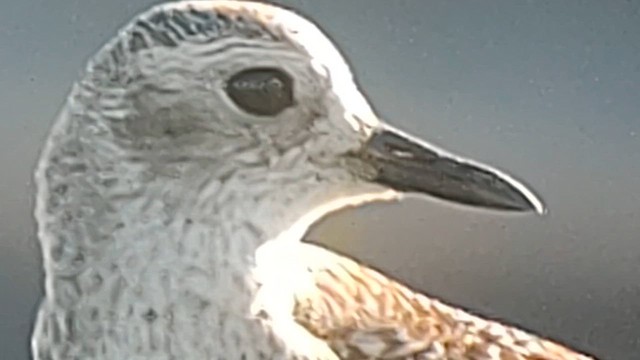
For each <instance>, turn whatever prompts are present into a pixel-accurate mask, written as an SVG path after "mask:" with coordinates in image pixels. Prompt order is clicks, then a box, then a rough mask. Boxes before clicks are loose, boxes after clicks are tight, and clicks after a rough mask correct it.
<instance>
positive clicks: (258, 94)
mask: <svg viewBox="0 0 640 360" xmlns="http://www.w3.org/2000/svg"><path fill="white" fill-rule="evenodd" d="M226 92H227V95H229V97H230V98H231V100H232V101H233V102H234V103H235V104H236V105H237V106H238V107H239V108H241V109H242V110H244V111H246V112H247V113H249V114H252V115H258V116H273V115H277V114H279V113H280V112H282V111H283V110H285V109H286V108H288V107H290V106H292V105H293V104H294V101H293V81H292V79H291V76H289V74H287V73H285V72H284V71H282V70H280V69H277V68H252V69H247V70H243V71H240V72H239V73H237V74H235V75H233V76H232V77H231V78H230V79H229V80H228V81H227V85H226Z"/></svg>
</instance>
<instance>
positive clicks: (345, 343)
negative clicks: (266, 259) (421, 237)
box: [294, 244, 593, 360]
mask: <svg viewBox="0 0 640 360" xmlns="http://www.w3.org/2000/svg"><path fill="white" fill-rule="evenodd" d="M302 248H303V252H304V253H305V254H304V255H303V256H305V258H306V259H309V260H308V261H307V263H308V264H309V265H308V271H309V273H310V275H311V279H312V282H313V286H311V288H310V289H306V290H305V292H304V293H300V294H296V305H295V309H294V318H295V320H296V321H297V322H298V323H299V324H301V325H302V326H303V327H305V328H306V329H307V330H308V331H309V332H311V333H312V334H313V335H315V336H316V337H319V338H321V339H323V340H325V341H326V342H327V343H328V344H329V345H330V347H331V348H332V349H333V350H334V351H335V352H336V353H337V354H338V355H339V356H340V357H341V358H343V359H460V360H593V358H591V357H589V356H586V355H582V354H580V353H578V352H576V351H573V350H571V349H569V348H567V347H565V346H562V345H559V344H557V343H554V342H552V341H549V340H546V339H542V338H540V337H537V336H535V335H531V334H528V333H526V332H524V331H521V330H518V329H515V328H513V327H510V326H506V325H503V324H500V323H498V322H495V321H491V320H485V319H482V318H479V317H476V316H474V315H471V314H469V313H467V312H465V311H463V310H460V309H457V308H455V307H452V306H449V305H447V304H444V303H442V302H440V301H438V300H435V299H432V298H430V297H427V296H425V295H422V294H419V293H417V292H414V291H412V290H410V289H409V288H407V287H405V286H403V285H401V284H400V283H398V282H396V281H394V280H392V279H389V278H388V277H386V276H384V275H383V274H381V273H379V272H377V271H375V270H373V269H370V268H368V267H366V266H363V265H361V264H358V263H356V262H355V261H353V260H350V259H348V258H346V257H344V256H341V255H338V254H336V253H333V252H331V251H328V250H326V249H323V248H321V247H319V246H316V245H312V244H303V246H302Z"/></svg>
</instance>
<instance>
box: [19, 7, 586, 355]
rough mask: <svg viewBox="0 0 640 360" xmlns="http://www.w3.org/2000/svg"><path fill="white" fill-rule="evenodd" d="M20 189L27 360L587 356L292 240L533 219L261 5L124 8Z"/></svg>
mask: <svg viewBox="0 0 640 360" xmlns="http://www.w3.org/2000/svg"><path fill="white" fill-rule="evenodd" d="M34 180H35V183H36V188H37V193H36V202H35V208H34V214H35V218H36V220H37V225H38V238H39V241H40V246H41V249H42V257H43V268H44V273H45V281H44V288H45V296H44V298H43V299H42V302H41V304H40V306H39V309H38V312H37V315H36V318H35V323H34V330H33V334H32V338H31V351H32V356H33V358H34V359H36V360H58V359H89V360H114V359H166V360H170V359H180V360H189V359H193V360H204V359H230V360H231V359H238V360H252V359H442V360H444V359H452V360H454V359H455V360H465V359H466V360H543V359H544V360H587V359H592V357H591V356H589V355H586V354H582V353H580V352H578V351H576V350H572V349H570V348H569V347H567V346H565V345H562V344H560V343H559V342H555V341H553V340H548V339H546V338H543V337H541V336H539V335H535V334H532V333H529V332H527V331H524V330H520V329H517V328H515V327H513V326H510V325H508V324H506V323H503V322H501V321H498V320H491V319H484V318H482V317H479V316H476V315H473V314H471V313H470V312H468V311H466V310H464V309H461V308H459V307H456V306H455V305H452V304H448V303H445V302H443V301H440V300H438V299H437V298H435V297H432V296H429V295H426V294H423V293H421V292H419V291H417V290H414V289H412V288H410V287H409V286H406V285H403V284H402V283H401V282H399V281H397V280H394V279H393V278H392V277H390V276H388V275H385V274H384V273H383V272H381V271H378V270H375V269H374V268H372V267H369V266H367V265H365V264H362V263H359V262H357V261H356V260H353V259H350V258H349V257H348V256H346V255H343V254H340V253H338V252H336V251H332V250H330V249H328V248H325V247H322V246H320V245H317V244H312V243H309V242H305V241H302V240H303V239H304V237H305V235H306V233H307V231H308V229H309V227H310V226H312V225H313V224H314V223H316V222H317V221H318V220H320V219H322V218H324V217H325V216H327V215H328V214H331V213H333V212H336V211H338V210H341V209H344V208H347V207H354V206H360V205H362V204H366V203H371V202H380V201H399V200H401V199H402V198H403V197H405V196H407V194H422V195H423V196H424V197H430V198H436V199H440V200H441V201H444V202H450V203H452V204H454V203H457V204H460V205H461V206H468V207H476V208H483V209H493V210H496V211H503V212H512V213H544V212H545V206H544V204H543V202H542V200H540V198H539V197H538V196H537V195H536V194H535V193H534V191H533V190H531V188H530V187H529V186H527V185H525V184H524V183H523V182H522V181H520V180H517V179H516V178H515V177H514V176H511V175H509V174H507V173H506V172H504V171H502V170H499V169H497V168H494V167H491V166H489V165H486V164H483V163H481V162H478V161H474V160H471V159H467V158H465V157H462V156H459V155H455V154H453V153H452V152H448V151H446V150H444V149H443V148H440V147H439V146H436V145H434V144H431V143H429V142H427V141H424V140H421V139H419V138H417V137H414V136H412V135H410V134H408V133H406V132H404V131H402V130H400V129H397V128H395V127H393V126H392V125H390V124H389V123H387V122H385V121H383V120H382V119H381V118H380V117H379V116H378V115H377V114H376V112H375V111H374V110H373V108H372V107H371V105H370V104H369V102H368V100H367V99H366V97H365V95H364V94H363V93H362V92H361V91H360V90H359V86H358V85H357V82H356V80H355V77H354V75H353V74H352V72H351V66H350V64H349V63H348V62H347V60H346V58H345V57H344V56H343V55H342V53H341V50H339V49H338V47H337V46H336V45H334V43H333V42H332V40H331V39H330V38H329V37H328V36H327V35H325V33H324V31H323V30H321V28H320V27H319V26H318V25H316V24H315V23H314V22H313V21H312V20H310V19H309V18H308V17H307V16H305V15H302V14H299V13H298V12H296V11H294V10H291V9H288V8H285V7H282V6H279V5H274V4H269V3H266V2H255V1H231V0H209V1H182V2H171V3H166V4H160V5H155V6H153V7H151V8H149V9H147V10H146V11H144V12H142V13H141V14H139V15H137V16H136V17H135V18H134V19H132V20H131V21H130V22H129V23H128V24H127V25H125V26H124V27H123V28H122V29H121V30H120V31H119V32H118V33H117V35H115V36H114V37H113V38H112V39H111V40H110V41H108V42H107V43H106V44H105V45H104V46H103V47H102V48H101V49H99V50H98V51H97V52H96V54H95V55H94V56H93V57H92V58H91V59H90V60H89V61H88V64H87V66H86V68H85V71H84V72H83V74H82V75H81V76H80V78H79V80H78V81H77V82H75V83H74V85H73V86H72V88H71V90H70V92H69V95H68V97H67V99H66V101H65V103H64V104H63V105H62V106H61V109H60V110H59V112H58V114H57V116H56V118H55V121H54V123H53V125H52V128H51V129H50V131H49V134H48V136H47V139H46V141H45V143H44V146H43V149H42V151H41V154H40V158H39V161H38V164H37V167H36V170H35V173H34Z"/></svg>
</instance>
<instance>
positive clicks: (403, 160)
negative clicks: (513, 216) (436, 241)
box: [361, 127, 544, 213]
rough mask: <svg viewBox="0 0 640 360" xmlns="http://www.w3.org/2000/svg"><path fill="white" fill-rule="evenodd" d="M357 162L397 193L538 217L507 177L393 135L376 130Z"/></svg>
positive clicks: (527, 194) (529, 197) (532, 200)
mask: <svg viewBox="0 0 640 360" xmlns="http://www.w3.org/2000/svg"><path fill="white" fill-rule="evenodd" d="M361 156H363V158H364V160H365V162H367V163H368V164H370V165H372V166H373V167H374V168H375V169H376V170H377V172H376V177H375V178H374V181H376V182H378V183H381V184H384V185H386V186H389V187H391V188H393V189H395V190H398V191H404V192H417V193H424V194H429V195H432V196H434V197H437V198H441V199H444V200H449V201H453V202H457V203H461V204H466V205H472V206H478V207H484V208H491V209H498V210H511V211H535V212H538V213H543V212H544V206H543V204H542V202H541V201H540V200H539V199H538V198H537V197H536V196H535V195H534V194H533V192H532V191H531V190H529V189H528V188H527V187H526V186H525V185H523V184H522V183H520V182H518V181H517V180H515V179H512V178H511V177H510V176H508V175H506V174H503V173H501V172H500V171H498V170H495V169H492V168H490V167H488V166H486V165H482V164H479V163H475V162H473V161H471V160H467V159H462V158H458V157H456V156H454V155H451V154H447V153H445V152H444V151H442V150H439V149H437V148H435V147H433V146H431V145H428V144H425V143H422V142H420V141H419V140H414V139H411V138H410V137H409V136H407V135H404V134H401V133H400V132H399V131H397V130H395V129H391V128H387V127H385V128H381V129H378V130H376V132H375V133H374V134H373V135H372V136H371V138H370V139H369V141H368V142H367V144H366V145H365V147H364V149H363V152H362V153H361Z"/></svg>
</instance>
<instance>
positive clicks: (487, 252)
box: [0, 0, 640, 360]
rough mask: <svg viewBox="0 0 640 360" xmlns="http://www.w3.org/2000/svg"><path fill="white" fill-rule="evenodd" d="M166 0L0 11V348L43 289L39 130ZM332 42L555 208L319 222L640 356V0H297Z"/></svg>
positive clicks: (389, 265) (379, 97)
mask: <svg viewBox="0 0 640 360" xmlns="http://www.w3.org/2000/svg"><path fill="white" fill-rule="evenodd" d="M153 3H157V1H146V0H138V1H135V2H132V1H129V0H110V1H103V0H57V1H50V0H25V1H11V2H5V3H4V4H3V10H2V11H1V12H0V34H2V36H0V114H2V115H1V118H0V169H2V171H1V172H0V309H1V310H0V353H1V354H2V355H1V357H2V358H3V359H5V358H6V359H19V360H22V359H27V356H28V355H27V354H28V351H27V349H28V339H29V333H30V328H31V323H32V318H33V313H34V309H35V307H36V304H37V302H38V300H39V297H40V296H41V290H40V289H41V283H42V278H41V272H40V254H39V249H38V243H37V239H36V235H35V230H34V224H33V220H32V217H31V206H32V190H33V189H32V184H31V181H30V177H31V172H32V169H33V166H34V163H35V160H36V158H37V153H38V150H39V147H40V145H41V143H42V140H43V138H44V136H45V135H46V132H47V131H48V128H49V126H50V125H51V121H52V119H53V118H54V116H55V114H56V112H57V110H58V108H59V106H60V105H61V104H62V102H63V101H64V99H65V97H66V93H67V91H68V90H69V88H70V86H71V84H72V82H73V81H74V80H76V79H77V78H78V76H79V74H80V72H81V70H82V69H83V68H84V64H85V62H86V60H87V59H88V57H90V56H91V55H92V54H93V53H94V52H95V51H96V50H97V49H98V48H99V47H100V46H101V45H102V44H103V43H104V42H105V41H106V40H108V39H109V38H110V37H111V36H113V35H114V34H115V32H116V30H117V29H118V28H119V27H120V26H121V25H123V24H125V23H126V22H127V21H128V20H129V19H130V18H131V17H132V16H133V15H135V14H136V13H138V12H139V11H141V10H143V9H145V8H147V7H148V6H149V5H150V4H153ZM281 3H284V4H287V5H290V6H293V7H296V8H298V9H300V10H302V11H303V12H304V13H305V14H308V15H310V16H312V17H313V18H314V19H315V20H316V22H318V23H319V24H320V25H321V26H322V27H323V28H324V29H325V30H326V31H327V32H328V33H329V34H330V35H331V37H332V38H333V39H334V40H335V41H336V42H337V43H338V45H339V46H340V47H341V49H342V50H343V52H344V53H345V54H346V55H347V57H348V58H349V60H350V62H351V63H352V64H353V66H354V70H355V73H356V75H357V77H358V79H359V83H360V85H361V87H362V89H363V90H364V92H365V93H366V94H368V96H369V99H370V100H371V102H372V103H373V105H374V107H375V108H376V109H377V110H378V112H379V113H380V115H381V116H382V117H384V118H385V119H387V120H388V121H390V122H391V123H393V124H395V125H397V126H399V127H401V128H404V129H406V130H409V131H411V132H413V133H414V134H416V135H418V136H420V137H423V138H426V139H429V140H431V141H433V142H435V143H437V144H440V145H442V146H445V147H446V148H448V149H450V150H452V151H455V152H457V153H460V154H464V155H467V156H472V157H474V158H477V159H479V160H484V161H488V162H490V163H492V164H494V165H496V166H499V167H502V168H504V169H507V170H509V172H512V173H514V174H516V175H518V176H519V177H520V178H523V179H525V180H526V182H527V183H529V184H531V185H532V186H533V187H534V188H535V189H536V190H537V192H538V193H539V194H541V195H542V196H543V198H544V199H545V200H546V203H547V205H548V207H549V209H550V213H549V214H548V215H547V216H545V217H535V216H524V217H523V216H515V217H514V216H505V215H504V214H497V213H486V212H480V211H477V210H470V209H468V208H461V207H452V206H450V205H449V204H445V203H442V202H436V201H433V200H429V199H424V198H416V199H410V200H407V201H404V202H402V203H395V204H377V205H372V206H367V207H365V208H362V209H357V210H350V211H345V212H343V213H341V214H338V215H337V216H333V217H331V218H329V219H327V220H325V221H323V223H322V224H320V225H319V226H318V227H317V228H316V229H314V231H313V232H312V234H311V236H312V237H313V239H317V240H319V241H321V242H323V243H325V244H328V245H329V246H331V247H333V248H335V249H338V250H340V251H343V252H347V253H348V254H351V255H353V256H355V257H357V258H359V259H360V260H361V261H364V262H366V263H368V264H370V265H372V266H374V267H376V268H379V269H382V270H384V271H385V272H387V273H388V274H390V275H391V276H393V277H396V278H398V279H401V280H403V281H405V282H407V283H408V284H409V285H411V286H412V287H414V288H417V289H420V290H422V291H426V292H427V293H429V294H432V295H436V296H438V297H440V298H443V299H445V300H446V301H448V302H451V303H454V304H458V305H461V306H463V307H465V308H468V309H472V310H473V311H474V312H476V313H478V314H483V315H485V316H489V317H494V318H500V319H504V320H505V321H507V322H509V323H512V324H519V325H520V326H522V327H524V328H527V329H531V330H535V331H536V332H538V333H541V334H543V335H545V336H549V337H552V338H555V339H559V340H562V341H564V342H566V343H568V344H571V345H574V346H576V347H578V348H580V349H582V350H585V351H588V352H591V353H593V354H595V355H597V356H599V357H601V358H602V359H634V358H635V359H637V354H638V353H640V235H639V234H638V232H639V230H640V41H638V40H639V39H640V1H633V0H631V1H617V0H614V1H606V2H605V1H597V0H591V1H577V0H566V1H551V0H550V1H524V0H491V1H483V2H479V1H470V0H467V1H463V0H461V1H449V0H428V1H426V0H396V1H384V0H348V1H342V2H338V1H331V2H330V1H324V2H321V1H311V0H306V1H303V0H298V1H296V0H290V1H284V0H283V1H281Z"/></svg>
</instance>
